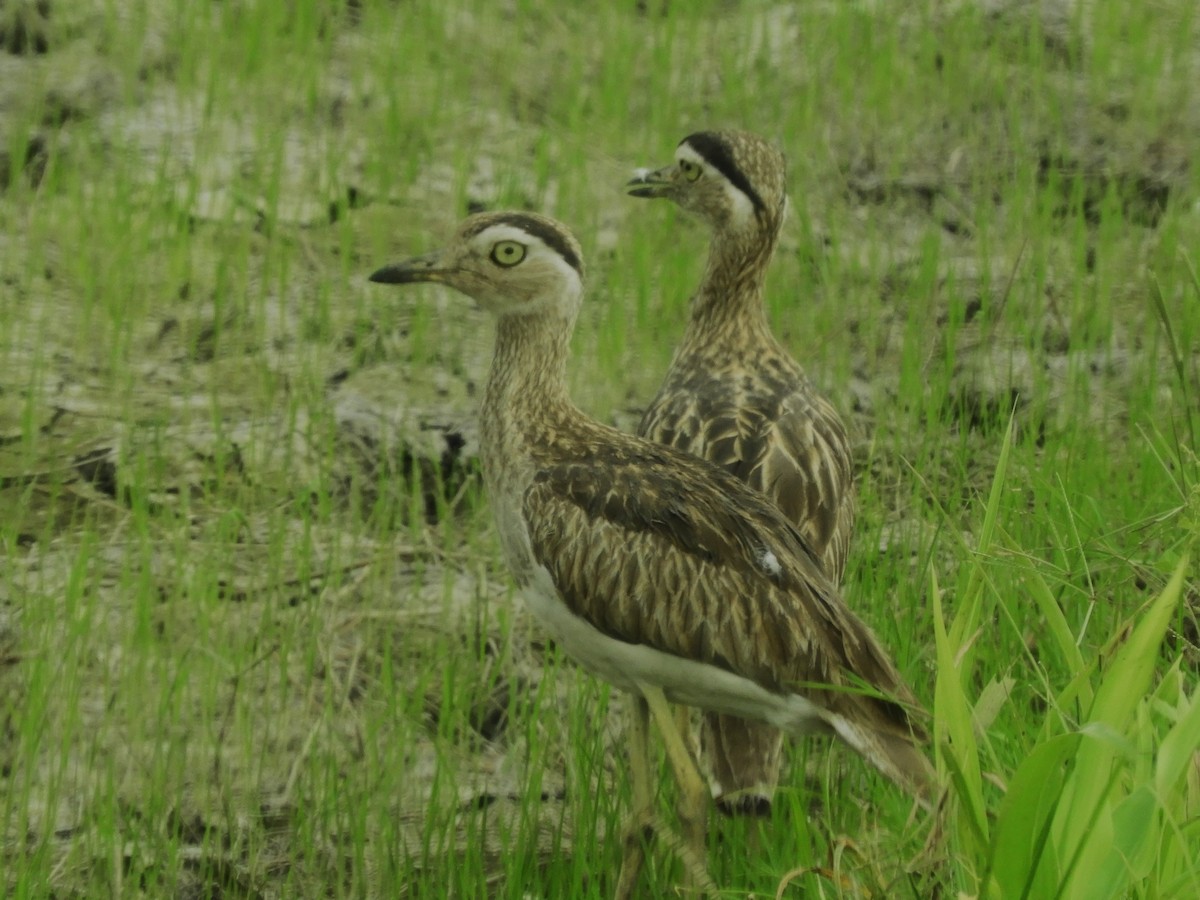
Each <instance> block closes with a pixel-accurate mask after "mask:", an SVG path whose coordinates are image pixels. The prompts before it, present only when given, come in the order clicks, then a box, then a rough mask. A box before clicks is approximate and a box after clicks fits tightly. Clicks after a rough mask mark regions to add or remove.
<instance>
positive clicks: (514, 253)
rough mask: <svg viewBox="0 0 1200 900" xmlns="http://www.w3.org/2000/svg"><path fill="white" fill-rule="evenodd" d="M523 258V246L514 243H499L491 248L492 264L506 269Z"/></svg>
mask: <svg viewBox="0 0 1200 900" xmlns="http://www.w3.org/2000/svg"><path fill="white" fill-rule="evenodd" d="M524 258H525V245H524V244H520V243H517V242H516V241H499V242H498V243H497V244H496V246H494V247H492V262H494V263H495V264H496V265H498V266H504V267H505V268H508V267H510V266H515V265H516V264H517V263H519V262H520V261H521V260H523V259H524Z"/></svg>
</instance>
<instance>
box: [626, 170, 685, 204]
mask: <svg viewBox="0 0 1200 900" xmlns="http://www.w3.org/2000/svg"><path fill="white" fill-rule="evenodd" d="M674 171H675V164H674V163H672V164H671V165H669V166H663V167H662V168H661V169H655V170H653V171H651V170H650V169H638V170H637V172H636V173H635V174H634V176H633V178H632V179H630V180H629V181H628V182H627V183H626V185H625V193H627V194H628V195H629V196H630V197H648V198H656V197H667V196H669V195H670V193H671V191H672V190H673V189H674V188H675V179H674V178H673V177H672V175H673V173H674Z"/></svg>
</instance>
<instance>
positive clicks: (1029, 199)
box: [0, 0, 1200, 898]
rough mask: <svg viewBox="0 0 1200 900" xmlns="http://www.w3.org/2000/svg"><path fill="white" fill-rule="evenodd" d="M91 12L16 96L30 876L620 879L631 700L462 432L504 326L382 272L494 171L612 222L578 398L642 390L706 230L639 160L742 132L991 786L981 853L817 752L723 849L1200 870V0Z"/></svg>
mask: <svg viewBox="0 0 1200 900" xmlns="http://www.w3.org/2000/svg"><path fill="white" fill-rule="evenodd" d="M13 6H14V8H15V6H16V5H13ZM63 6H66V5H63V4H56V5H55V6H54V7H52V9H51V13H50V16H49V19H48V24H47V25H46V26H45V33H46V37H47V41H48V45H49V52H48V53H47V54H46V55H44V56H28V57H22V58H19V59H18V58H15V57H6V58H5V60H4V64H5V68H4V69H3V71H4V76H3V79H2V81H3V84H4V86H3V88H2V93H0V161H2V162H4V163H5V165H6V169H7V171H5V172H0V185H6V186H4V187H0V322H2V323H3V326H2V327H0V510H3V512H0V547H3V553H4V562H3V566H2V567H0V872H2V873H3V879H4V885H3V886H4V889H5V892H6V894H7V895H9V896H13V897H44V896H55V897H88V896H102V895H106V894H107V895H112V896H148V897H149V896H174V895H184V894H189V895H198V896H216V895H218V894H219V895H222V896H233V897H243V896H245V897H268V896H271V897H274V896H322V895H324V896H338V897H340V896H388V897H391V896H397V895H408V896H480V895H483V894H492V895H496V896H514V897H517V896H525V895H529V896H597V897H603V896H608V895H609V894H610V893H611V889H612V886H613V883H614V880H615V873H616V868H617V865H618V863H619V858H620V846H619V839H618V833H619V823H620V820H621V816H622V813H623V812H624V810H626V809H627V800H628V785H627V784H626V782H625V774H624V767H623V757H622V748H623V743H622V741H621V737H620V722H621V719H620V716H619V714H618V713H617V711H618V710H619V708H620V702H619V700H620V698H619V697H618V696H617V695H615V694H612V695H610V692H609V691H608V689H607V688H606V687H604V686H602V685H597V684H596V683H595V682H594V681H592V680H591V679H589V678H587V677H585V676H583V675H581V674H579V673H578V672H576V671H575V670H574V669H573V668H572V667H571V666H570V665H569V664H567V663H565V662H564V661H562V660H560V659H559V658H558V657H557V655H556V654H555V653H554V652H552V651H548V650H547V649H546V648H545V647H544V645H543V644H542V642H541V637H540V635H539V633H538V631H537V629H536V627H535V626H534V625H532V624H531V623H530V622H529V620H528V618H527V617H526V615H525V614H524V612H523V610H521V609H520V606H519V603H517V602H515V600H514V598H513V596H512V591H511V586H510V584H509V582H508V578H507V574H506V572H505V570H504V568H503V565H502V563H501V561H500V558H499V553H498V546H497V544H496V541H495V539H494V534H493V531H492V527H491V523H490V518H489V516H490V513H489V509H488V506H487V500H486V497H482V496H480V494H479V491H478V489H477V486H476V483H475V481H474V480H473V478H472V476H471V473H470V471H467V472H466V473H464V472H462V471H458V470H447V471H442V470H441V469H440V468H439V466H438V465H436V464H430V463H429V462H428V458H429V457H430V454H432V455H433V456H434V457H436V456H437V455H438V454H439V453H440V452H441V450H442V449H443V447H444V441H443V439H442V437H441V433H440V432H438V431H437V430H436V429H435V430H431V428H430V426H441V425H444V424H446V423H447V422H448V421H449V422H450V423H451V424H453V425H454V426H455V427H458V424H457V423H460V421H467V420H469V418H470V413H471V410H472V406H473V403H474V402H475V401H474V399H473V398H477V397H478V393H479V392H478V386H479V385H480V383H481V380H482V377H483V375H484V372H485V370H486V363H487V358H488V348H489V344H490V326H489V324H488V322H487V320H486V318H485V317H484V316H482V315H481V314H480V313H478V312H476V311H474V310H472V309H470V308H469V304H468V303H466V302H463V301H461V299H460V298H456V297H452V296H449V295H445V294H442V293H440V292H438V291H437V290H436V289H428V290H423V291H418V292H407V293H400V292H395V293H393V292H388V291H384V290H383V289H380V288H377V287H375V286H369V285H368V284H367V283H366V281H365V276H366V275H367V274H368V273H370V272H371V271H373V270H374V269H375V268H376V267H378V266H379V265H381V264H383V263H386V262H389V261H392V260H394V259H397V258H400V257H403V256H407V255H410V254H413V253H417V252H422V251H424V250H426V249H429V248H430V247H432V246H434V245H435V244H436V243H437V242H439V241H440V240H441V239H443V238H444V237H445V236H446V235H447V234H448V232H449V231H450V229H451V228H452V227H453V225H454V224H455V223H456V222H457V221H458V220H459V219H460V218H461V217H462V216H463V215H465V213H466V211H467V208H468V205H469V204H484V205H486V206H489V207H491V208H500V207H504V206H516V207H526V208H531V209H536V210H540V211H545V212H549V213H551V214H554V215H556V216H558V217H559V218H561V219H563V220H564V221H566V222H568V223H570V224H571V225H572V227H573V228H574V229H575V230H576V233H577V234H578V236H579V238H580V240H581V241H582V243H583V245H584V249H585V252H586V258H587V265H588V271H589V281H590V296H589V302H588V305H587V308H586V310H585V312H584V315H583V316H582V317H581V321H580V324H579V328H578V332H577V336H576V341H575V355H574V359H573V364H572V370H571V379H572V386H573V390H574V393H575V396H576V397H577V398H578V400H579V402H580V404H581V405H582V406H583V407H584V408H585V409H587V410H588V411H590V412H592V413H593V414H595V415H597V416H598V417H600V418H602V419H605V420H608V421H616V422H618V423H620V424H622V425H624V426H626V427H627V426H629V425H630V424H631V423H632V421H633V419H632V413H633V412H634V411H636V410H637V409H638V408H639V407H640V406H641V405H642V404H644V403H645V402H646V401H647V400H648V398H649V397H650V396H652V394H653V391H654V390H655V388H656V387H657V384H658V382H659V380H660V378H661V377H662V374H663V371H664V369H665V367H666V364H667V361H668V359H669V357H670V353H671V351H672V349H673V346H674V343H675V341H676V339H677V337H678V335H679V332H680V330H681V328H682V322H683V319H684V317H685V315H686V301H687V297H688V294H689V292H690V290H691V288H692V286H693V285H694V284H695V282H696V280H697V278H698V277H699V273H700V270H701V266H702V260H703V252H704V246H705V242H706V240H707V236H706V234H705V233H704V232H703V229H701V228H700V227H699V226H698V225H697V224H696V223H694V222H691V221H689V220H688V219H686V218H685V217H683V216H681V215H679V214H678V213H677V212H676V211H675V210H673V209H670V208H668V207H667V206H666V205H665V204H648V203H645V202H641V201H635V200H631V199H627V198H625V197H623V196H622V193H621V190H620V186H621V185H622V183H623V182H624V180H625V179H626V178H627V177H628V175H629V172H630V171H631V169H632V168H633V167H635V166H639V165H659V164H663V163H665V162H666V161H667V160H669V158H670V154H671V153H672V151H673V148H674V145H675V143H676V142H677V141H678V140H679V139H680V138H682V137H683V136H684V135H685V134H687V133H689V132H691V131H693V130H696V129H700V128H707V127H724V126H731V127H744V128H749V129H752V130H756V131H759V132H761V133H763V134H765V135H768V136H770V137H771V138H773V139H775V140H777V141H779V142H780V144H781V146H783V147H784V148H785V150H786V152H787V154H788V156H789V160H790V165H791V177H790V186H791V197H792V203H793V214H792V218H791V221H790V223H789V225H788V226H787V228H786V229H785V234H784V240H783V245H782V248H781V250H780V253H779V254H778V256H777V259H776V262H775V265H774V267H773V269H772V273H771V277H770V281H769V288H770V291H771V297H770V303H771V309H770V311H771V316H772V319H773V321H774V322H775V325H776V328H777V331H778V333H779V334H780V335H781V336H782V337H783V338H784V340H785V342H786V343H787V345H788V346H789V347H790V348H791V349H792V350H793V352H794V353H795V355H796V356H797V358H799V359H801V360H802V361H803V362H804V363H805V364H806V366H807V367H808V368H809V370H810V372H811V373H812V375H813V377H814V378H815V379H816V380H817V382H818V383H819V384H821V385H822V386H823V387H824V388H825V389H826V390H827V391H828V393H829V394H830V396H831V397H832V398H833V400H834V401H835V403H836V404H837V406H838V407H839V408H840V409H842V410H843V411H845V412H846V414H847V417H848V419H849V421H850V424H851V428H852V431H853V433H854V436H855V441H856V448H857V457H858V459H857V462H858V464H859V465H858V470H859V489H860V511H859V526H858V528H857V531H856V535H855V543H854V546H853V550H852V557H851V561H850V565H849V568H848V577H847V584H846V594H847V596H848V598H849V600H850V602H851V603H852V604H853V605H854V607H855V608H856V609H858V610H859V611H860V612H861V614H862V615H863V616H864V617H865V618H866V619H867V620H868V621H870V622H871V623H872V624H873V625H874V626H875V628H876V629H877V630H878V632H879V633H880V636H881V637H882V639H883V640H884V642H885V643H886V644H887V646H889V647H891V648H892V649H893V651H894V653H895V655H896V657H897V659H898V661H899V662H900V664H901V667H902V669H903V670H904V671H905V673H906V674H907V675H908V677H909V679H910V681H911V682H912V683H913V685H914V686H915V688H916V690H917V693H918V695H919V696H921V697H922V698H923V699H924V700H925V701H926V703H927V704H928V705H929V706H930V708H931V710H932V712H933V725H934V732H935V735H936V736H937V738H938V740H937V742H936V747H935V748H934V752H935V753H936V756H937V758H938V760H939V765H940V766H941V769H942V771H943V772H944V773H945V775H946V778H947V782H948V783H949V784H950V785H951V786H952V787H951V791H950V796H949V797H948V799H947V801H946V804H945V806H944V809H943V810H942V812H941V814H940V816H939V817H938V820H937V823H936V833H935V838H936V839H933V840H930V832H931V830H932V829H934V822H933V821H932V820H931V819H929V818H928V817H924V816H920V815H918V816H916V817H915V818H912V819H910V818H909V812H910V810H909V804H908V803H907V802H906V801H905V799H904V798H903V797H902V796H900V795H899V794H898V792H897V791H896V790H895V789H893V788H892V787H891V786H890V785H888V784H886V783H884V782H882V781H881V780H880V779H878V778H876V777H875V776H874V775H873V774H871V773H869V772H867V771H866V770H865V769H864V767H863V766H862V765H861V764H860V763H859V762H858V761H857V760H854V759H851V758H850V757H849V754H848V753H846V752H844V751H842V750H841V749H840V748H832V749H831V748H829V747H827V746H826V745H825V744H822V743H817V742H813V743H809V744H796V745H795V746H793V748H792V750H791V754H792V756H791V763H792V765H791V769H790V777H789V778H787V779H786V780H785V783H784V785H783V786H782V787H781V790H780V802H779V803H778V804H777V811H776V813H775V816H774V819H773V821H771V822H770V823H767V824H766V825H765V826H764V828H763V829H762V830H761V833H756V831H757V829H756V827H755V826H753V825H746V824H744V823H726V822H720V823H716V827H715V828H714V829H713V837H712V841H711V846H710V856H711V863H712V868H713V873H714V875H715V877H716V878H717V880H718V883H720V884H721V885H723V886H725V887H727V888H728V892H729V894H730V895H731V896H740V895H744V894H746V893H750V892H754V893H756V894H757V895H760V896H761V895H766V896H771V895H774V893H775V891H776V888H777V886H779V885H780V884H781V883H782V882H784V881H787V882H788V886H787V887H786V888H785V889H784V890H783V896H827V897H834V896H844V897H854V896H876V897H878V896H888V897H904V896H911V897H929V896H936V895H944V896H952V895H956V894H958V893H959V892H961V893H962V894H965V895H968V896H980V897H989V898H1010V897H1031V898H1032V897H1039V898H1040V897H1058V896H1061V897H1089V898H1090V897H1095V896H1104V895H1105V894H1104V893H1103V891H1107V892H1108V894H1107V895H1108V896H1127V897H1144V898H1169V897H1191V896H1195V895H1196V894H1197V893H1198V892H1200V891H1198V888H1200V885H1198V884H1197V880H1196V876H1195V874H1194V873H1195V872H1196V871H1198V870H1200V865H1198V857H1200V834H1198V833H1197V824H1196V823H1197V809H1198V806H1200V784H1198V781H1197V777H1198V776H1197V769H1196V760H1197V758H1198V757H1197V755H1196V754H1197V750H1198V748H1200V734H1198V730H1200V726H1198V724H1197V722H1198V720H1200V712H1197V710H1200V696H1198V695H1197V678H1196V671H1197V666H1198V665H1200V651H1198V650H1197V647H1196V642H1197V637H1196V635H1197V612H1196V592H1195V586H1194V569H1193V568H1192V567H1191V566H1190V564H1189V562H1188V560H1190V559H1193V558H1194V556H1193V555H1192V552H1193V551H1194V547H1193V544H1194V535H1195V533H1196V531H1197V528H1198V527H1200V494H1198V493H1197V491H1198V490H1200V489H1198V488H1197V487H1196V485H1197V483H1198V481H1200V479H1198V477H1197V476H1198V474H1200V471H1198V467H1197V462H1196V458H1195V435H1196V431H1197V422H1196V419H1197V416H1198V414H1200V413H1198V411H1197V406H1196V403H1197V397H1198V396H1200V388H1198V386H1197V367H1196V356H1195V350H1194V348H1195V347H1196V346H1197V345H1198V344H1200V313H1198V312H1197V310H1200V280H1198V279H1197V275H1196V271H1197V267H1198V266H1200V249H1198V248H1200V218H1198V217H1197V211H1198V209H1200V206H1198V205H1197V204H1198V203H1200V199H1198V197H1200V192H1198V191H1197V187H1198V185H1197V179H1196V175H1195V172H1196V171H1197V168H1198V165H1200V158H1198V157H1197V153H1196V150H1195V148H1196V147H1197V146H1200V105H1198V104H1197V101H1196V98H1195V91H1194V87H1193V86H1194V84H1195V72H1196V67H1197V64H1198V58H1197V54H1196V49H1195V48H1196V46H1197V37H1198V36H1200V35H1198V30H1200V22H1198V21H1197V14H1196V12H1195V9H1194V5H1193V4H1191V3H1189V2H1184V0H1168V2H1161V3H1156V4H1152V5H1149V6H1146V7H1144V8H1139V9H1138V10H1136V11H1133V12H1131V11H1129V10H1123V11H1122V14H1121V15H1120V16H1115V15H1108V14H1107V13H1105V12H1104V10H1103V9H1101V8H1097V9H1096V11H1095V12H1094V13H1092V12H1089V11H1088V8H1087V7H1084V6H1082V5H1081V6H1080V7H1079V9H1078V10H1074V8H1073V7H1072V8H1070V10H1073V11H1070V10H1069V11H1067V12H1065V13H1064V14H1062V15H1057V14H1054V13H1046V14H1044V15H1038V14H1037V13H1033V12H1029V11H1021V10H1016V11H1009V12H1001V13H997V14H987V13H984V12H983V11H982V10H981V9H980V8H978V7H977V6H975V5H972V4H960V5H951V4H929V5H927V6H926V7H925V8H924V9H912V10H909V11H905V12H897V11H895V10H891V9H888V8H886V7H885V6H881V5H878V4H875V5H859V4H840V3H838V4H798V5H795V6H794V7H793V6H790V5H779V6H774V5H769V4H763V3H754V2H745V3H735V4H730V3H725V2H719V3H718V2H712V3H700V4H682V3H671V4H658V3H649V4H647V8H648V10H647V11H646V12H639V11H638V10H637V9H636V4H634V3H625V4H619V5H613V6H606V7H605V8H604V9H602V10H599V11H591V10H587V9H584V8H583V7H578V8H566V9H561V8H560V5H555V4H542V3H534V2H517V3H512V4H509V5H508V6H505V7H501V8H497V7H495V6H494V5H489V4H482V3H469V2H463V3H455V4H435V3H424V2H416V3H388V2H370V0H364V2H363V3H361V4H348V3H333V2H325V3H319V2H295V3H290V4H277V3H268V2H254V0H244V2H240V3H224V4H196V3H185V2H177V3H175V4H173V5H172V6H171V8H167V7H163V8H162V9H161V10H160V9H159V8H158V7H157V6H155V5H154V4H147V3H137V2H133V0H126V2H99V0H96V2H91V3H79V4H70V5H69V6H70V9H65V8H63V9H60V7H63ZM1031 8H1032V6H1031ZM1047 8H1048V5H1047ZM1064 9H1067V7H1064ZM5 14H7V13H5ZM27 159H28V160H29V163H28V164H26V160H27ZM403 440H410V441H412V442H413V446H412V447H411V448H410V450H411V452H410V453H409V454H407V455H406V454H405V452H404V448H403V447H402V446H401V444H402V441H403ZM431 448H432V449H431ZM467 449H468V451H470V446H468V448H467ZM414 458H415V459H414ZM422 460H425V462H424V464H423V463H422ZM451 496H453V497H454V498H455V501H454V502H451V500H450V499H448V498H449V497H451ZM610 713H611V715H610ZM665 801H666V798H664V802H665ZM645 877H646V878H647V885H655V886H658V887H659V888H660V889H663V890H665V889H666V886H668V885H670V884H672V883H673V882H674V873H673V872H672V871H671V870H670V868H669V866H668V865H667V864H666V863H665V862H664V861H663V860H662V859H661V857H656V858H655V859H654V860H653V861H652V864H651V866H650V867H649V869H648V872H647V875H646V876H645ZM1102 889H1103V890H1102Z"/></svg>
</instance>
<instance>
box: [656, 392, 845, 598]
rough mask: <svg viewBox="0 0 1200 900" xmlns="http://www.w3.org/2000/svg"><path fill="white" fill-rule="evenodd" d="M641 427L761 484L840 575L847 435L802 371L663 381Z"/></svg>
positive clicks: (661, 440) (662, 440) (750, 482)
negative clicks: (776, 377)
mask: <svg viewBox="0 0 1200 900" xmlns="http://www.w3.org/2000/svg"><path fill="white" fill-rule="evenodd" d="M638 434H640V435H642V436H643V437H647V438H649V439H651V440H653V441H655V442H657V443H660V444H667V445H669V446H672V447H677V448H678V449H680V450H684V451H686V452H688V453H690V454H692V455H693V456H699V457H700V458H702V459H706V460H708V461H709V462H712V463H714V464H716V465H718V466H720V467H721V468H723V469H725V471H727V472H729V473H730V474H731V475H733V476H734V477H735V478H737V479H739V480H741V481H744V482H745V483H746V484H748V485H750V486H751V487H752V488H754V489H755V490H758V491H760V492H761V493H763V494H765V495H766V496H767V497H768V498H769V499H770V500H771V501H772V502H773V503H775V505H776V506H778V507H779V509H780V510H781V511H782V512H783V514H784V515H785V516H786V517H787V519H788V520H789V521H790V522H792V523H793V524H794V525H796V527H798V528H799V529H800V530H801V531H802V532H803V534H804V536H805V537H806V538H807V539H808V541H809V543H810V545H811V546H812V547H813V548H814V549H815V550H816V552H817V555H818V557H819V558H820V559H821V560H822V563H823V564H824V565H825V567H826V572H827V573H828V574H830V575H831V576H832V577H833V579H834V580H835V581H840V580H841V577H842V573H843V571H844V570H845V566H846V555H847V552H848V550H849V544H850V530H851V527H852V525H853V520H854V471H853V468H852V465H851V455H850V442H849V439H848V437H847V435H846V430H845V428H844V426H843V425H842V422H841V419H840V418H839V417H838V415H837V412H836V411H835V410H834V409H833V407H832V406H831V405H830V404H829V403H828V402H827V401H826V400H825V399H824V398H823V397H821V396H820V395H819V394H817V393H816V391H814V390H813V389H812V388H811V386H809V385H808V384H807V383H806V382H805V381H803V375H801V374H799V373H796V375H795V377H794V378H792V379H788V380H786V381H783V382H775V383H769V382H764V381H760V380H752V379H742V380H739V379H736V378H732V377H730V376H722V375H720V374H718V373H707V374H704V373H697V374H692V375H689V376H688V377H687V378H686V379H684V380H683V381H681V382H680V383H673V382H670V381H669V382H668V383H667V384H666V385H664V386H663V389H662V391H661V392H660V393H659V396H658V397H657V398H656V399H655V401H654V402H653V403H652V404H651V406H650V407H649V408H648V409H647V410H646V413H645V415H644V416H643V417H642V422H641V425H640V426H639V428H638Z"/></svg>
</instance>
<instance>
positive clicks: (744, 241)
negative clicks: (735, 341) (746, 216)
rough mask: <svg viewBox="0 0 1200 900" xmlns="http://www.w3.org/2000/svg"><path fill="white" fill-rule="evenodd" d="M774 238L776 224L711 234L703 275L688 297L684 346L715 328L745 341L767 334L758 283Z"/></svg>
mask: <svg viewBox="0 0 1200 900" xmlns="http://www.w3.org/2000/svg"><path fill="white" fill-rule="evenodd" d="M778 237H779V229H778V228H777V227H770V228H767V229H764V230H751V231H747V232H741V233H729V232H725V233H722V232H717V233H716V234H714V235H713V240H712V243H711V245H710V246H709V251H708V263H707V265H706V266H705V269H704V277H703V279H702V280H701V282H700V289H699V291H697V293H696V296H695V297H694V298H693V300H692V310H691V318H690V320H689V324H688V328H687V331H686V333H685V335H684V343H685V344H687V345H694V346H695V349H700V348H702V347H704V346H705V345H707V344H709V343H710V337H711V335H713V334H714V333H717V332H720V333H721V334H722V335H724V336H726V339H727V340H728V336H729V335H732V334H739V333H741V334H745V335H746V337H747V339H748V340H758V339H764V338H766V337H767V336H769V334H770V327H769V325H768V323H767V314H766V309H765V307H764V305H763V285H764V284H765V282H766V277H767V266H768V264H769V263H770V261H771V256H772V254H773V253H774V252H775V244H776V242H777V240H778Z"/></svg>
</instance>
